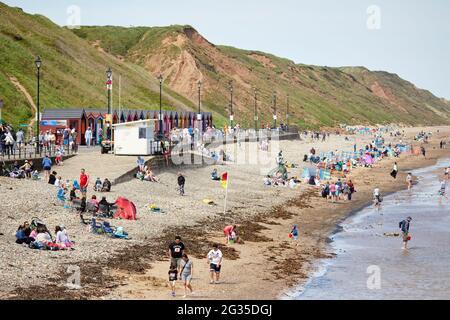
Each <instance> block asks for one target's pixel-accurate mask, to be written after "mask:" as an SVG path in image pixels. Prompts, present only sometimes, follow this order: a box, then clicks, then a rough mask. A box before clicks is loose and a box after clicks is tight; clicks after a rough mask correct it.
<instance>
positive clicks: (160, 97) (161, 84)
mask: <svg viewBox="0 0 450 320" xmlns="http://www.w3.org/2000/svg"><path fill="white" fill-rule="evenodd" d="M158 80H159V140H162V139H163V138H164V133H163V120H162V119H163V118H162V86H163V81H164V78H163V76H162V74H160V75H159V77H158Z"/></svg>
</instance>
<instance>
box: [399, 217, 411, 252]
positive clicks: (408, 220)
mask: <svg viewBox="0 0 450 320" xmlns="http://www.w3.org/2000/svg"><path fill="white" fill-rule="evenodd" d="M411 221H412V218H411V217H408V218H406V219H405V220H403V221H402V222H400V223H399V228H400V230H401V231H402V235H403V248H402V249H403V250H408V242H409V241H411V236H410V235H409V228H410V226H411Z"/></svg>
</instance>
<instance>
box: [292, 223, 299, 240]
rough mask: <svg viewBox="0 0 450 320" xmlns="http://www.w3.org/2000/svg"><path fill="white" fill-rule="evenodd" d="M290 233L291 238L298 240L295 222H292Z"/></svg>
mask: <svg viewBox="0 0 450 320" xmlns="http://www.w3.org/2000/svg"><path fill="white" fill-rule="evenodd" d="M290 234H291V237H292V240H294V241H298V226H297V225H296V224H294V226H293V227H292V230H291V233H290Z"/></svg>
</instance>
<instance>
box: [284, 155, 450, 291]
mask: <svg viewBox="0 0 450 320" xmlns="http://www.w3.org/2000/svg"><path fill="white" fill-rule="evenodd" d="M448 166H450V159H444V160H441V161H439V162H438V163H437V164H436V165H434V166H431V167H427V168H423V169H418V170H415V171H413V174H414V175H415V176H417V177H418V179H419V182H418V184H417V185H415V186H414V188H413V190H412V191H408V190H405V191H400V192H396V193H393V194H391V195H388V196H385V197H384V201H383V205H382V209H381V210H380V211H378V210H376V209H375V208H374V207H373V206H368V207H366V208H364V209H363V210H361V211H359V212H357V213H356V214H353V215H351V216H350V217H349V218H348V219H346V220H345V221H344V222H342V223H341V225H340V227H341V228H339V230H341V231H339V232H338V233H336V234H334V235H333V236H332V240H333V241H332V243H331V244H330V245H331V247H332V250H333V251H334V253H335V254H336V257H335V258H332V259H327V260H323V261H319V262H318V263H317V268H316V272H315V274H314V275H313V276H312V277H311V278H310V280H309V281H308V282H307V283H306V285H303V286H302V287H299V288H295V289H294V290H292V291H291V292H290V293H288V296H287V298H286V297H285V298H284V299H291V300H412V299H414V300H416V299H419V300H434V299H445V300H449V299H450V202H448V201H447V200H446V199H443V200H442V201H440V196H439V194H438V191H439V189H440V178H439V177H441V179H442V176H443V172H444V168H445V167H448ZM381 191H382V190H381ZM447 191H448V192H449V191H450V181H449V185H448V187H447ZM449 193H450V192H449ZM409 216H411V217H412V218H413V221H412V222H411V229H410V232H411V235H412V240H411V242H410V243H409V250H403V249H402V247H403V243H402V238H401V237H395V236H392V234H395V233H399V232H400V230H399V222H400V221H402V220H404V219H405V218H407V217H409Z"/></svg>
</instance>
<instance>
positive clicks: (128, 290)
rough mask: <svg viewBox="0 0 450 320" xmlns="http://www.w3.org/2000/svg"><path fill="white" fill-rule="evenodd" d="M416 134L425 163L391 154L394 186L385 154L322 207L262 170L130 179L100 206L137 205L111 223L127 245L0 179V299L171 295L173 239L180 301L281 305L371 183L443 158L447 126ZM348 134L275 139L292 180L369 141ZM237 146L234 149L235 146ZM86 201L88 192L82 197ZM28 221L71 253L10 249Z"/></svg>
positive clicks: (309, 190) (46, 188)
mask: <svg viewBox="0 0 450 320" xmlns="http://www.w3.org/2000/svg"><path fill="white" fill-rule="evenodd" d="M421 130H425V131H426V132H433V134H434V135H433V138H432V140H431V142H430V144H427V145H425V147H426V149H427V151H428V155H427V158H426V159H424V158H423V157H422V156H420V157H419V156H416V155H411V154H402V155H401V157H400V158H399V159H396V161H397V162H398V164H399V169H400V172H401V174H399V176H398V178H397V180H393V179H392V178H391V177H390V175H389V173H390V171H391V169H392V166H393V163H394V159H385V160H383V161H381V162H378V163H376V164H375V166H374V167H373V168H370V169H368V168H357V169H355V170H353V171H352V172H351V174H350V175H348V176H347V179H352V180H353V182H354V183H355V187H356V190H357V193H356V194H355V196H354V200H353V201H352V202H343V201H341V202H340V203H338V204H332V203H331V202H328V201H327V200H326V199H322V198H321V197H320V195H319V189H317V188H314V187H310V186H306V185H304V184H302V185H301V187H300V188H298V189H294V190H293V189H289V188H284V187H276V188H275V187H266V186H264V184H263V181H262V180H263V175H262V173H261V172H262V171H263V170H262V169H264V170H265V168H260V167H258V166H255V165H250V164H247V165H245V164H239V165H234V164H227V165H223V166H207V167H203V168H196V169H187V170H182V169H177V170H175V169H171V170H167V171H163V172H158V176H159V178H160V179H161V183H159V184H156V183H149V182H141V181H138V180H134V181H131V182H126V183H123V184H119V185H117V186H114V187H113V192H112V193H111V194H107V197H108V200H110V201H112V200H114V199H115V198H117V197H118V196H126V197H127V198H129V199H130V200H132V201H133V202H134V203H135V204H136V206H137V208H138V221H135V222H133V221H113V222H112V224H113V225H115V226H123V227H124V228H125V230H126V231H127V232H128V233H129V234H130V236H131V238H132V239H131V240H129V241H125V240H116V239H114V240H113V239H110V238H106V237H105V236H100V235H94V234H91V233H89V232H88V231H87V230H86V228H85V227H84V226H81V224H80V222H79V218H78V216H77V214H76V213H74V212H70V210H66V209H63V208H62V207H61V206H60V205H58V204H57V201H56V189H55V187H53V186H50V185H48V184H46V183H45V182H43V181H39V182H32V181H23V180H12V179H8V178H0V194H1V195H2V202H1V208H0V209H1V210H0V215H1V219H2V224H1V226H0V270H1V273H0V282H1V283H2V284H3V286H2V289H1V291H0V298H15V299H64V298H71V299H173V298H172V297H171V296H170V295H169V293H170V292H169V288H168V286H167V272H168V266H169V263H168V258H167V253H166V251H167V246H168V244H169V243H170V242H171V241H172V240H173V238H174V237H175V236H176V235H180V236H182V237H183V241H184V243H185V244H186V247H187V253H188V254H189V255H190V256H192V257H193V261H194V279H193V287H194V290H195V295H193V296H190V297H189V299H231V300H247V299H257V300H264V299H277V298H282V297H283V295H284V294H285V293H286V292H287V291H288V290H289V289H290V288H291V287H292V286H294V285H298V284H302V283H304V282H305V281H306V280H307V279H308V276H309V275H310V272H311V271H313V270H314V263H315V261H317V259H319V258H332V254H330V253H329V250H328V248H327V243H328V242H329V241H330V238H329V237H330V236H331V235H332V233H333V231H334V230H335V229H336V225H337V223H338V222H339V221H341V220H342V219H343V218H345V217H346V216H348V215H349V214H351V212H354V211H355V210H358V209H359V208H362V207H364V206H366V205H367V204H368V203H369V202H370V201H371V199H372V191H373V189H374V188H375V186H378V187H379V188H380V189H381V190H382V192H383V193H384V194H386V193H390V192H394V191H397V190H400V189H402V188H405V187H406V183H405V177H406V172H407V171H408V170H411V169H414V168H420V167H424V166H428V165H431V164H434V163H435V162H436V161H437V159H438V158H440V157H446V156H450V150H449V149H446V150H439V146H438V143H439V141H441V139H443V138H445V139H446V140H447V141H448V138H449V136H450V128H449V127H440V128H438V127H434V128H408V129H405V131H406V137H405V138H402V139H403V141H404V142H405V143H411V142H412V137H413V136H414V135H415V134H417V133H418V132H420V131H421ZM437 130H439V131H440V132H439V133H437ZM348 138H349V140H348V141H346V140H345V136H344V135H341V136H333V135H332V136H331V138H330V139H329V140H327V141H326V142H313V143H312V142H310V141H281V142H280V148H281V149H282V150H283V151H284V158H285V160H286V161H288V162H289V163H296V164H298V165H300V168H298V169H289V174H290V176H298V177H300V176H301V173H302V172H303V170H302V166H303V163H302V159H303V156H304V155H305V154H307V153H308V152H309V149H310V148H311V147H315V148H316V149H317V150H318V151H319V152H328V151H334V150H336V149H339V150H345V151H352V149H353V144H354V143H357V144H358V146H361V147H362V146H363V145H365V144H367V143H369V142H370V141H371V140H372V137H371V136H363V135H351V136H349V137H348ZM386 141H387V143H389V142H391V141H392V142H393V143H397V142H398V138H391V137H389V136H386ZM246 145H247V143H243V144H242V146H241V147H244V148H245V147H247V146H246ZM414 145H415V146H417V145H420V144H418V143H414ZM236 148H239V146H236ZM78 161H79V160H78V159H77V157H75V158H72V159H70V160H67V161H66V163H65V164H64V167H63V168H61V174H62V176H63V179H75V178H77V176H74V175H75V173H74V172H77V170H78V169H77V168H80V169H81V168H82V167H84V164H83V163H79V162H78ZM274 166H275V159H273V165H272V167H274ZM213 168H217V169H218V171H219V173H220V172H224V171H227V172H228V173H229V175H230V189H229V194H228V212H227V214H226V215H224V214H223V201H224V190H223V189H222V188H220V185H219V184H218V183H217V182H214V181H211V179H210V173H211V171H212V169H213ZM92 170H94V169H92ZM178 170H182V172H183V174H184V175H185V176H186V180H187V184H186V197H180V196H178V194H177V191H176V175H177V172H178ZM64 173H66V176H64ZM88 173H89V172H88ZM95 178H96V177H93V176H91V179H95ZM102 178H104V177H102ZM92 194H93V192H92V190H90V192H89V195H92ZM98 195H99V194H98ZM99 196H100V195H99ZM204 199H211V200H213V201H214V203H215V204H216V205H213V206H211V205H207V204H205V203H204V202H203V200H204ZM150 203H155V204H157V205H158V206H159V207H161V208H162V209H163V210H164V211H165V213H164V214H154V213H152V212H150V211H149V210H148V209H147V208H146V205H147V204H150ZM32 217H39V218H40V219H42V220H43V221H44V222H45V223H46V224H47V226H49V228H50V230H51V231H53V229H54V227H55V226H56V225H59V224H61V223H63V224H64V225H65V226H66V228H67V230H68V232H69V235H70V236H71V238H72V239H73V240H74V241H75V242H76V244H75V248H76V249H75V250H74V251H59V252H50V251H35V250H31V249H29V248H26V247H22V246H20V245H17V244H15V243H14V241H15V238H14V233H15V230H16V229H17V227H18V225H19V224H21V223H23V222H24V221H27V220H28V221H30V220H31V218H32ZM232 223H236V224H239V225H241V227H240V229H239V230H240V234H239V235H240V236H242V238H243V239H244V241H245V244H243V245H230V246H224V247H223V248H222V251H223V252H224V258H225V261H224V264H223V273H222V282H221V283H220V284H217V285H210V284H209V280H208V264H207V261H206V258H205V257H206V254H207V252H208V251H209V249H210V248H211V246H212V244H213V243H215V242H218V243H221V244H224V239H223V234H222V229H223V228H224V227H225V226H226V225H228V224H232ZM293 224H298V225H299V229H300V239H299V246H296V244H295V243H293V242H292V241H290V239H289V238H288V233H289V231H290V227H291V226H292V225H293ZM70 266H76V267H79V268H80V272H81V286H82V289H80V290H68V289H67V288H66V286H65V285H66V283H67V278H68V277H69V275H68V274H67V273H66V271H67V268H68V267H70ZM177 289H178V292H177V294H178V296H177V297H176V298H175V299H180V298H179V297H181V296H182V295H183V291H182V286H181V283H179V284H178V285H177Z"/></svg>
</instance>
